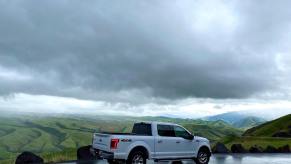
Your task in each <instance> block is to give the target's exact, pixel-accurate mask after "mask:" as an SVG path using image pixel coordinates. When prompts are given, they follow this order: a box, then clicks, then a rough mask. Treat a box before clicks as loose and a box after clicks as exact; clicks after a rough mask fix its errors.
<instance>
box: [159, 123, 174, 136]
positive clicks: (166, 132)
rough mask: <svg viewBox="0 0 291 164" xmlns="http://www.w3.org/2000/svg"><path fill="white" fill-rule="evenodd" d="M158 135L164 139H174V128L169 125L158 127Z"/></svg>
mask: <svg viewBox="0 0 291 164" xmlns="http://www.w3.org/2000/svg"><path fill="white" fill-rule="evenodd" d="M157 128H158V134H159V136H164V137H175V131H174V127H173V126H171V125H158V126H157Z"/></svg>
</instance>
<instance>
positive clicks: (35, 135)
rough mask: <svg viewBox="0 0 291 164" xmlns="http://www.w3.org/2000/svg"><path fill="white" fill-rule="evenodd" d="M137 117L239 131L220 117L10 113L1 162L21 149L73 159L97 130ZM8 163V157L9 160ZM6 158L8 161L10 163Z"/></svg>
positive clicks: (126, 124) (126, 126)
mask: <svg viewBox="0 0 291 164" xmlns="http://www.w3.org/2000/svg"><path fill="white" fill-rule="evenodd" d="M138 120H151V121H165V122H176V123H179V124H182V125H184V126H185V127H186V128H187V129H189V130H190V131H192V132H193V133H194V134H195V135H200V136H204V137H207V138H209V139H211V140H213V141H214V140H219V139H221V138H222V137H225V136H226V135H229V134H231V135H241V134H242V131H241V130H238V129H235V128H233V127H232V126H230V125H229V124H226V123H225V122H223V121H215V122H210V121H202V120H191V119H174V118H166V117H119V116H110V117H108V116H106V117H105V116H72V115H70V116H35V115H33V116H30V115H26V116H9V117H3V116H1V117H0V160H2V161H0V163H4V161H3V160H6V159H9V158H11V159H14V158H15V156H16V155H17V154H19V153H21V152H23V151H32V152H34V153H37V154H40V155H41V156H43V157H45V160H46V161H47V162H48V161H59V160H73V159H75V158H76V155H75V152H76V149H77V148H78V147H80V146H85V145H88V144H91V139H92V133H93V132H95V131H97V132H100V131H111V132H130V131H131V128H132V125H133V123H134V122H135V121H138ZM9 162H10V163H11V161H9ZM9 162H8V163H9Z"/></svg>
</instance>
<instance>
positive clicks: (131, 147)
mask: <svg viewBox="0 0 291 164" xmlns="http://www.w3.org/2000/svg"><path fill="white" fill-rule="evenodd" d="M138 146H141V147H144V148H145V149H146V150H147V152H148V156H149V159H151V157H152V154H151V153H152V152H153V150H151V149H150V147H149V146H148V144H147V143H146V142H144V141H135V142H133V143H132V144H130V145H129V146H128V149H127V152H126V159H127V158H128V156H129V153H130V152H131V151H132V150H133V149H134V148H136V147H138Z"/></svg>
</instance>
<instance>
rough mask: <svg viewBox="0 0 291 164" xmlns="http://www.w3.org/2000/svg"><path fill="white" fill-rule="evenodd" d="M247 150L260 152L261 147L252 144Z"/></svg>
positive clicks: (261, 150)
mask: <svg viewBox="0 0 291 164" xmlns="http://www.w3.org/2000/svg"><path fill="white" fill-rule="evenodd" d="M249 152H250V153H262V152H263V148H262V147H260V146H257V145H254V146H252V147H250V149H249Z"/></svg>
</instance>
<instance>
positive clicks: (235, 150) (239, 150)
mask: <svg viewBox="0 0 291 164" xmlns="http://www.w3.org/2000/svg"><path fill="white" fill-rule="evenodd" d="M231 152H232V153H247V151H246V149H245V148H244V147H243V146H242V145H241V144H233V145H232V146H231Z"/></svg>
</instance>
